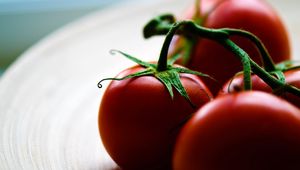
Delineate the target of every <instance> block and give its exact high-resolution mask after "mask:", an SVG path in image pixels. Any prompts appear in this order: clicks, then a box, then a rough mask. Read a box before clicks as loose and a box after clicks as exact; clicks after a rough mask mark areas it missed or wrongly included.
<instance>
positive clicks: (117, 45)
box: [0, 0, 300, 170]
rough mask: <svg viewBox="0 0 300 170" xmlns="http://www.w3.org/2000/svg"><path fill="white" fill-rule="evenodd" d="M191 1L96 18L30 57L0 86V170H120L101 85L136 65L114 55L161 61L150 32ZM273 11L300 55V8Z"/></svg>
mask: <svg viewBox="0 0 300 170" xmlns="http://www.w3.org/2000/svg"><path fill="white" fill-rule="evenodd" d="M192 1H193V0H189V1H183V0H169V1H168V0H162V1H152V2H148V3H143V4H142V3H138V4H130V5H129V4H127V5H124V4H123V6H116V7H114V8H112V9H109V10H106V11H100V12H96V13H94V14H92V15H90V16H87V17H85V18H83V19H81V20H79V21H78V22H75V23H73V24H70V25H68V26H66V27H64V28H62V29H61V30H59V31H57V32H56V33H54V34H52V35H50V36H49V37H47V38H46V39H44V40H42V41H41V42H40V43H38V44H37V45H35V46H34V47H32V48H31V49H30V50H29V51H27V52H26V53H25V54H23V55H22V56H21V57H20V59H19V60H18V61H17V62H16V63H14V65H12V66H11V67H10V68H9V70H8V71H7V72H6V73H5V74H4V75H3V77H2V78H1V81H0V99H1V102H0V169H3V170H6V169H12V170H19V169H28V170H33V169H39V170H40V169H55V170H60V169H62V170H65V169H80V170H81V169H108V170H110V169H116V168H117V166H116V165H115V164H114V163H113V161H112V160H111V159H110V158H109V156H108V155H107V153H106V152H105V150H104V148H103V146H102V144H101V141H100V138H99V134H98V127H97V114H98V107H99V103H100V100H101V95H102V93H103V91H104V90H105V89H98V88H97V82H98V81H99V80H100V79H101V78H104V77H111V76H115V74H117V73H118V72H119V71H121V70H123V69H124V68H126V67H128V66H129V65H132V64H133V63H132V62H130V61H128V60H127V59H125V58H122V56H119V55H116V56H111V55H110V54H109V50H110V49H112V48H113V49H119V50H123V51H124V52H127V53H130V54H132V55H135V56H137V57H139V58H141V59H144V60H152V59H156V58H157V57H158V55H159V51H160V47H161V45H162V40H163V39H162V38H152V39H150V40H147V41H145V40H144V39H143V38H142V34H141V31H142V27H143V25H144V24H145V23H146V22H147V21H148V20H149V19H150V18H152V17H153V16H156V15H157V14H160V13H164V12H175V13H179V12H181V11H182V10H183V9H185V7H186V6H187V4H190V3H192ZM272 3H274V6H275V7H276V8H277V9H279V11H280V13H281V14H282V15H283V18H284V19H285V20H286V23H287V24H288V27H289V30H290V31H291V32H292V34H291V35H292V39H293V44H294V49H299V48H297V47H299V46H298V44H299V43H298V40H297V38H299V31H298V30H300V29H299V25H300V24H299V23H298V22H299V21H298V19H296V18H297V17H296V16H297V14H298V12H297V8H296V7H299V2H297V1H296V0H294V1H293V0H291V1H289V4H287V3H285V2H283V1H279V0H278V1H275V0H274V1H272ZM287 6H288V7H290V8H287ZM298 16H299V15H298ZM270 29H271V28H270ZM295 51H296V50H295ZM298 51H299V50H298ZM294 54H296V55H298V54H299V52H295V53H294ZM104 85H105V86H106V84H104Z"/></svg>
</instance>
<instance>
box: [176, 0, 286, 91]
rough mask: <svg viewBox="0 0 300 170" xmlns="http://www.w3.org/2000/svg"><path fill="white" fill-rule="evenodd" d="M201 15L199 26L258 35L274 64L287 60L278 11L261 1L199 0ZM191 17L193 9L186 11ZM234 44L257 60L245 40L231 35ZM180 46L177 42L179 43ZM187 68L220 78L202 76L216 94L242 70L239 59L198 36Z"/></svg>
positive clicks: (283, 28) (282, 28) (256, 56)
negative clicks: (232, 29) (202, 19)
mask: <svg viewBox="0 0 300 170" xmlns="http://www.w3.org/2000/svg"><path fill="white" fill-rule="evenodd" d="M200 6H201V11H202V15H205V14H208V16H207V18H206V19H204V22H203V23H202V25H203V26H204V27H209V28H237V29H243V30H246V31H249V32H252V33H253V34H255V35H256V36H257V37H259V38H260V39H261V40H262V42H263V43H264V44H265V46H266V48H267V49H268V51H269V52H270V55H271V56H272V58H273V60H274V62H275V63H278V62H280V61H284V60H288V59H290V44H289V38H288V34H287V31H286V29H285V27H284V25H283V23H282V21H281V19H280V18H279V17H278V15H277V12H276V11H275V10H274V9H273V8H271V6H270V5H269V4H267V3H266V2H265V1H263V0H201V4H200ZM187 13H188V14H187V16H186V18H191V16H192V13H194V12H193V10H189V11H188V12H187ZM231 39H232V40H233V41H234V42H235V43H237V44H238V46H240V47H241V48H242V49H244V50H245V51H246V52H247V53H248V54H249V56H250V57H251V58H252V59H253V60H254V61H255V62H257V63H259V64H261V62H260V57H259V56H260V55H259V53H258V51H257V49H256V47H255V46H254V45H253V44H252V43H251V42H250V41H249V40H247V39H245V38H241V37H235V36H233V37H232V38H231ZM178 45H179V46H180V43H178ZM181 45H182V44H181ZM185 66H186V67H188V68H190V69H192V70H197V71H200V72H203V73H205V74H208V75H210V76H212V77H214V78H215V79H216V80H218V81H219V84H216V83H215V82H214V81H212V80H210V79H205V80H204V81H205V83H206V85H207V86H208V87H209V88H210V90H211V92H212V93H213V94H214V95H215V94H217V92H218V91H219V90H220V88H221V86H222V84H223V83H225V82H226V81H227V80H228V79H229V78H231V77H232V76H233V75H234V74H235V73H237V72H239V71H241V70H242V65H241V64H240V61H239V60H238V59H237V58H236V57H235V56H234V55H233V53H231V52H230V51H228V50H227V49H225V48H223V47H222V46H221V45H219V44H218V43H217V42H214V41H212V40H207V39H199V40H198V42H197V43H196V45H195V46H194V48H193V51H192V52H191V56H190V60H189V61H188V63H187V64H186V65H185Z"/></svg>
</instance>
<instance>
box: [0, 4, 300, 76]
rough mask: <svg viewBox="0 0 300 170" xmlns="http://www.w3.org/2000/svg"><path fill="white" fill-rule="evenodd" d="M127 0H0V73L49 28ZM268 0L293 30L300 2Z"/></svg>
mask: <svg viewBox="0 0 300 170" xmlns="http://www.w3.org/2000/svg"><path fill="white" fill-rule="evenodd" d="M128 1H141V0H0V76H1V74H2V73H3V72H4V71H5V69H7V68H8V67H9V65H10V64H11V63H12V62H13V61H14V60H15V59H16V58H17V57H18V56H20V55H21V54H22V53H23V52H24V51H25V50H26V49H28V48H29V47H30V46H32V45H33V44H35V43H36V42H38V41H39V40H41V39H42V38H43V37H45V36H46V35H48V34H50V33H51V32H53V31H55V30H57V29H58V28H60V27H62V26H63V25H66V24H68V23H70V22H72V21H74V20H76V19H78V18H80V17H82V16H84V15H87V14H88V13H91V12H93V11H96V10H101V9H104V8H107V7H110V6H113V5H115V4H117V3H128ZM144 1H147V0H144ZM268 1H269V2H270V3H271V4H272V5H273V6H274V7H275V8H277V10H279V13H280V15H281V16H282V17H283V19H284V20H285V21H286V22H287V27H288V29H289V31H290V32H293V33H294V32H296V31H295V30H298V29H299V28H298V27H299V24H298V23H299V22H300V20H299V18H298V16H299V13H298V11H299V10H298V7H299V6H297V5H292V4H300V3H299V1H298V0H288V1H283V0H268ZM132 3H134V2H132ZM283 4H284V5H283ZM289 4H290V5H289ZM291 16H292V17H291ZM297 26H298V27H297ZM297 32H298V31H297ZM295 37H298V35H297V36H295V35H293V37H292V40H293V44H297V43H298V41H297V42H295ZM296 46H298V44H297V45H296ZM296 51H297V50H296ZM296 54H298V53H296Z"/></svg>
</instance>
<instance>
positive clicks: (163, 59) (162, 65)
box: [157, 22, 182, 71]
mask: <svg viewBox="0 0 300 170" xmlns="http://www.w3.org/2000/svg"><path fill="white" fill-rule="evenodd" d="M181 25H182V23H181V22H176V23H174V24H173V26H172V27H171V29H169V32H168V33H167V35H166V38H165V41H164V43H163V46H162V49H161V52H160V56H159V59H158V64H157V71H165V70H167V68H168V52H169V47H170V44H171V41H172V39H173V37H174V35H175V33H176V31H177V30H178V28H179V27H180V26H181Z"/></svg>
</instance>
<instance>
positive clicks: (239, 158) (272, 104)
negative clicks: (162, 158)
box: [173, 91, 300, 170]
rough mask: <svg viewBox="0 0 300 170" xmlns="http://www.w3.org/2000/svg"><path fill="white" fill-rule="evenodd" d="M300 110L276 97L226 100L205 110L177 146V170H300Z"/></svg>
mask: <svg viewBox="0 0 300 170" xmlns="http://www.w3.org/2000/svg"><path fill="white" fill-rule="evenodd" d="M299 143H300V111H299V109H297V108H296V107H295V106H293V105H291V104H290V103H288V102H286V101H285V100H282V99H280V98H278V97H276V96H274V95H271V94H268V93H264V92H259V91H252V92H241V93H236V94H232V95H224V96H220V97H218V98H216V99H215V100H214V101H212V102H210V103H208V104H207V105H205V106H203V107H202V108H200V110H199V111H197V112H196V113H195V115H194V116H193V117H192V118H191V119H190V120H189V121H188V122H187V123H186V124H185V126H184V127H183V129H182V131H181V132H180V134H179V137H178V140H177V142H176V146H175V150H174V157H173V167H174V169H175V170H182V169H187V170H198V169H199V170H200V169H205V170H206V169H209V170H210V169H211V170H215V169H230V170H240V169H243V170H248V169H249V170H250V169H251V170H265V169H272V170H277V169H280V170H281V169H289V170H297V169H300V161H299V157H300V145H299Z"/></svg>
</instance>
